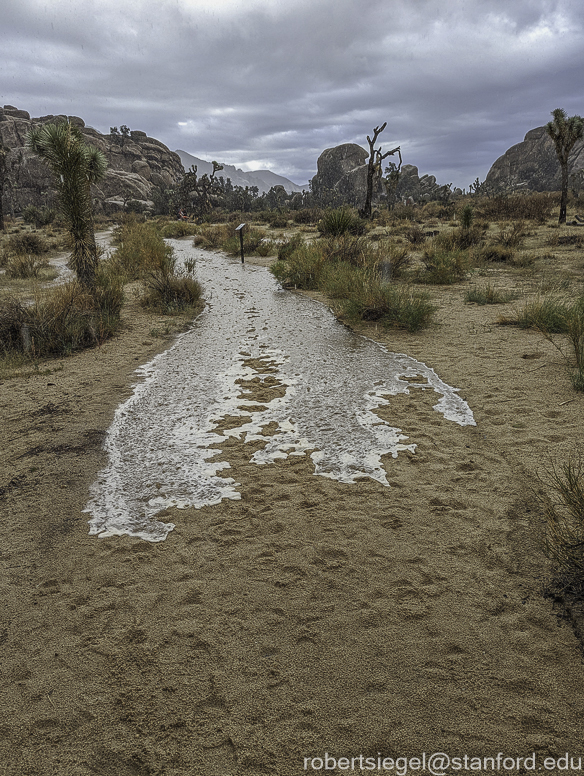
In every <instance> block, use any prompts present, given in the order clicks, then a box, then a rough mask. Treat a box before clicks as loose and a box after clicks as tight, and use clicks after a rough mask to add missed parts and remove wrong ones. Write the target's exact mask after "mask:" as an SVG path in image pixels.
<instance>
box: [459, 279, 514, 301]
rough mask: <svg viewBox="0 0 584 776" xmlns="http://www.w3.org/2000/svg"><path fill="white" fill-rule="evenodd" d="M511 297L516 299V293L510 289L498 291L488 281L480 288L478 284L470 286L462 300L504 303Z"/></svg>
mask: <svg viewBox="0 0 584 776" xmlns="http://www.w3.org/2000/svg"><path fill="white" fill-rule="evenodd" d="M513 299H517V294H516V293H514V292H511V291H499V290H498V289H496V288H495V287H494V286H492V285H491V284H490V283H487V285H486V286H483V287H482V288H481V287H479V286H473V287H472V288H470V289H469V290H468V291H467V292H466V295H465V297H464V301H465V302H466V303H467V304H468V303H474V304H480V305H484V304H506V303H507V302H511V301H512V300H513Z"/></svg>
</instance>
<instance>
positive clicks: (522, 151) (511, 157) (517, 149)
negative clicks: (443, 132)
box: [485, 127, 584, 191]
mask: <svg viewBox="0 0 584 776" xmlns="http://www.w3.org/2000/svg"><path fill="white" fill-rule="evenodd" d="M568 169H569V173H570V174H573V173H575V172H577V171H578V170H582V169H584V140H579V141H578V142H577V143H576V145H575V146H574V148H573V150H572V153H571V155H570V162H569V166H568ZM485 182H486V183H487V184H488V185H490V186H492V187H493V188H494V189H501V190H510V189H511V190H513V189H526V190H529V191H559V190H560V188H561V172H560V163H559V162H558V159H557V156H556V151H555V148H554V144H553V141H552V139H551V138H550V137H549V136H548V134H547V132H546V130H545V127H536V129H531V130H530V131H529V132H528V133H527V134H526V135H525V138H524V140H523V142H521V143H517V145H514V146H512V147H511V148H510V149H509V150H508V151H506V152H505V153H504V154H503V156H500V157H499V158H498V159H497V161H496V162H495V163H494V164H493V166H492V167H491V169H490V170H489V172H488V174H487V177H486V180H485Z"/></svg>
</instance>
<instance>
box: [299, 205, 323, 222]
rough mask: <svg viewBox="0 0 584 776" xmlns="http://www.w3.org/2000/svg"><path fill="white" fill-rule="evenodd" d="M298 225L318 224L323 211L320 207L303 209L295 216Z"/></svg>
mask: <svg viewBox="0 0 584 776" xmlns="http://www.w3.org/2000/svg"><path fill="white" fill-rule="evenodd" d="M293 218H294V223H296V224H316V223H318V221H319V220H320V219H321V218H322V210H321V209H320V208H318V207H309V208H302V210H296V211H295V212H294V214H293Z"/></svg>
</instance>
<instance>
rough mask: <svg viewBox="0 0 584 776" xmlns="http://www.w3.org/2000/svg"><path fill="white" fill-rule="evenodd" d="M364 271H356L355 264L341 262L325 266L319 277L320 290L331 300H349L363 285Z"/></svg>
mask: <svg viewBox="0 0 584 776" xmlns="http://www.w3.org/2000/svg"><path fill="white" fill-rule="evenodd" d="M364 272H366V270H363V269H356V268H355V266H354V265H353V264H349V263H348V262H345V261H340V262H337V263H335V264H324V265H323V267H322V271H321V273H320V276H319V283H318V288H319V290H320V291H322V292H323V293H324V294H326V296H328V297H329V299H347V298H348V297H350V296H351V294H352V293H353V292H354V291H355V288H356V287H358V286H359V285H361V284H362V282H363V280H362V275H363V273H364Z"/></svg>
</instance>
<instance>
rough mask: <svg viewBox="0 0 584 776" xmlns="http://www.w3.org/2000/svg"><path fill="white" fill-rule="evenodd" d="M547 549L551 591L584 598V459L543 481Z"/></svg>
mask: <svg viewBox="0 0 584 776" xmlns="http://www.w3.org/2000/svg"><path fill="white" fill-rule="evenodd" d="M542 484H543V486H544V487H543V489H542V491H541V495H540V499H541V501H542V504H543V512H544V517H545V531H544V549H545V552H546V554H547V556H548V557H549V558H550V559H551V561H552V563H553V581H552V584H551V585H550V588H551V590H550V592H552V593H553V594H555V595H560V597H561V598H564V597H567V598H569V599H572V600H581V599H582V596H583V595H584V460H583V458H582V455H581V454H579V455H578V454H576V455H573V456H572V457H571V458H569V459H568V460H567V461H566V462H565V463H563V464H561V465H560V466H552V467H551V471H549V472H548V474H547V475H546V476H545V480H544V481H543V482H542Z"/></svg>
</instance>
